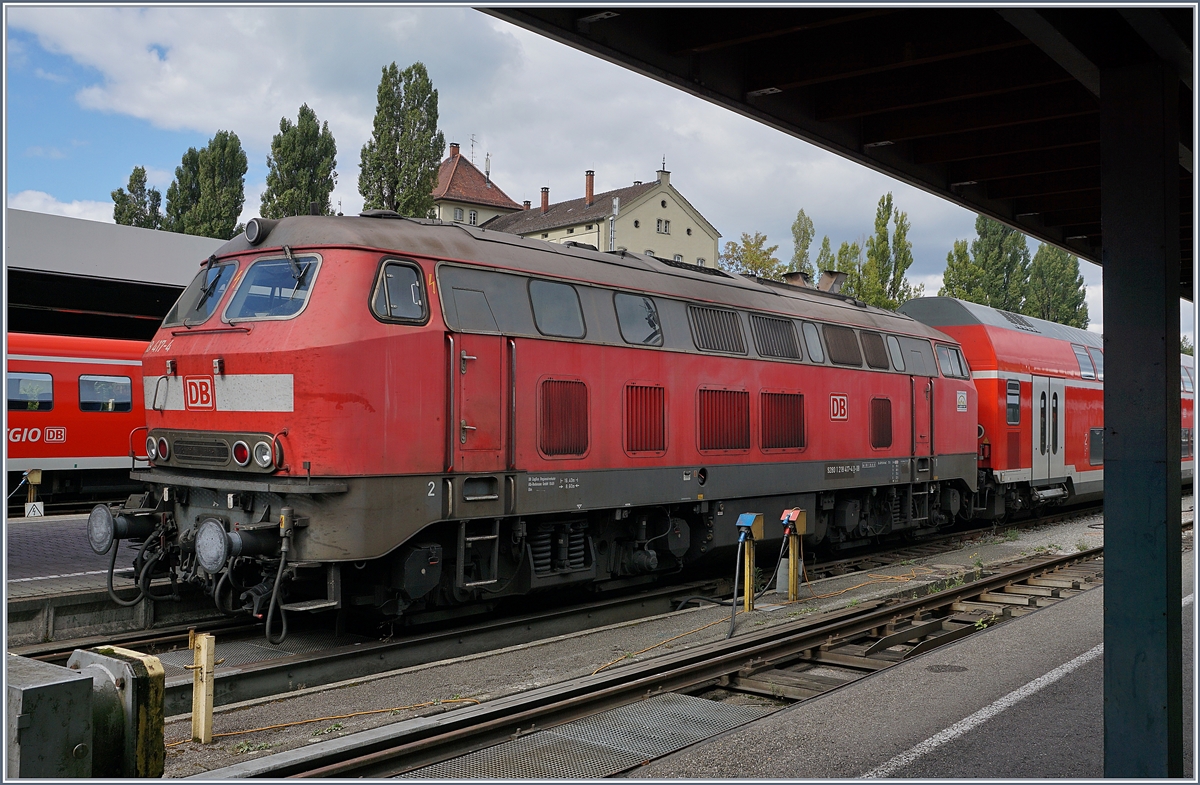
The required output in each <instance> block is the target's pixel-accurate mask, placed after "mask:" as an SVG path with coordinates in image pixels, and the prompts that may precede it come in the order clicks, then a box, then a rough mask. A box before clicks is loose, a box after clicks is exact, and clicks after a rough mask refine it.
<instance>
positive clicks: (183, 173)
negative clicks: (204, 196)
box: [162, 147, 200, 234]
mask: <svg viewBox="0 0 1200 785" xmlns="http://www.w3.org/2000/svg"><path fill="white" fill-rule="evenodd" d="M199 202H200V151H199V150H197V149H196V148H195V147H189V148H188V151H187V152H186V153H184V154H183V161H181V162H180V164H179V166H176V167H175V179H174V180H172V181H171V185H170V186H168V187H167V213H166V215H165V216H164V217H163V227H162V228H164V229H166V230H167V231H168V232H178V233H179V234H190V232H188V230H187V216H188V215H189V214H190V213H191V212H192V210H193V209H195V207H196V205H197V204H198V203H199Z"/></svg>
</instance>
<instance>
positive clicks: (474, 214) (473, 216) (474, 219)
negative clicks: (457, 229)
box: [468, 210, 479, 226]
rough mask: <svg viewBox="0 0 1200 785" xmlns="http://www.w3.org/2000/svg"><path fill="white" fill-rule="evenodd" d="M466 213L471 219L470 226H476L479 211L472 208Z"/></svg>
mask: <svg viewBox="0 0 1200 785" xmlns="http://www.w3.org/2000/svg"><path fill="white" fill-rule="evenodd" d="M468 215H469V216H470V218H471V220H470V224H471V226H476V225H477V224H478V223H479V213H478V212H476V211H475V210H472V211H471V212H470V213H468Z"/></svg>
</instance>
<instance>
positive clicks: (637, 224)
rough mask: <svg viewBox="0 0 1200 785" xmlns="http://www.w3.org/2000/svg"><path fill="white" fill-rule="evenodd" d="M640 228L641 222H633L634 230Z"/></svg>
mask: <svg viewBox="0 0 1200 785" xmlns="http://www.w3.org/2000/svg"><path fill="white" fill-rule="evenodd" d="M641 226H642V222H641V221H634V222H633V228H634V229H640V228H641Z"/></svg>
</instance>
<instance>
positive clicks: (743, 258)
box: [717, 232, 786, 280]
mask: <svg viewBox="0 0 1200 785" xmlns="http://www.w3.org/2000/svg"><path fill="white" fill-rule="evenodd" d="M766 244H767V236H766V235H765V234H762V233H761V232H755V233H754V234H753V236H751V235H750V234H747V233H746V232H742V241H741V243H738V242H735V241H732V240H731V241H729V242H727V243H725V250H724V251H723V252H722V253H721V255H720V256H719V257H718V258H717V263H718V265H719V266H720V267H721V268H722V269H725V270H729V271H730V272H734V273H738V274H739V275H757V276H758V277H760V278H773V279H775V280H782V278H783V273H784V272H785V271H786V268H785V267H784V264H783V262H781V261H780V260H779V259H777V258H775V252H776V251H778V250H779V246H778V245H772V246H769V247H764V246H766Z"/></svg>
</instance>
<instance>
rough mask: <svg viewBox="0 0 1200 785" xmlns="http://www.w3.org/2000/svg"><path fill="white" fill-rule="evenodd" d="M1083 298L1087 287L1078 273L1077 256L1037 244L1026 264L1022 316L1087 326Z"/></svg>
mask: <svg viewBox="0 0 1200 785" xmlns="http://www.w3.org/2000/svg"><path fill="white" fill-rule="evenodd" d="M1086 297H1087V287H1086V286H1085V285H1084V283H1083V275H1082V274H1081V273H1080V272H1079V257H1078V256H1075V255H1074V254H1069V253H1067V252H1066V251H1064V250H1063V249H1061V248H1056V247H1054V246H1053V245H1046V244H1044V243H1043V244H1041V245H1039V246H1038V249H1037V253H1036V254H1034V256H1033V262H1032V263H1031V264H1030V265H1029V285H1028V287H1027V288H1026V290H1025V309H1024V313H1025V315H1026V316H1036V317H1037V318H1039V319H1045V320H1047V321H1051V322H1058V323H1059V324H1065V325H1068V326H1070V327H1080V328H1086V327H1087V326H1088V307H1087V303H1086V302H1085V298H1086Z"/></svg>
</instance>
